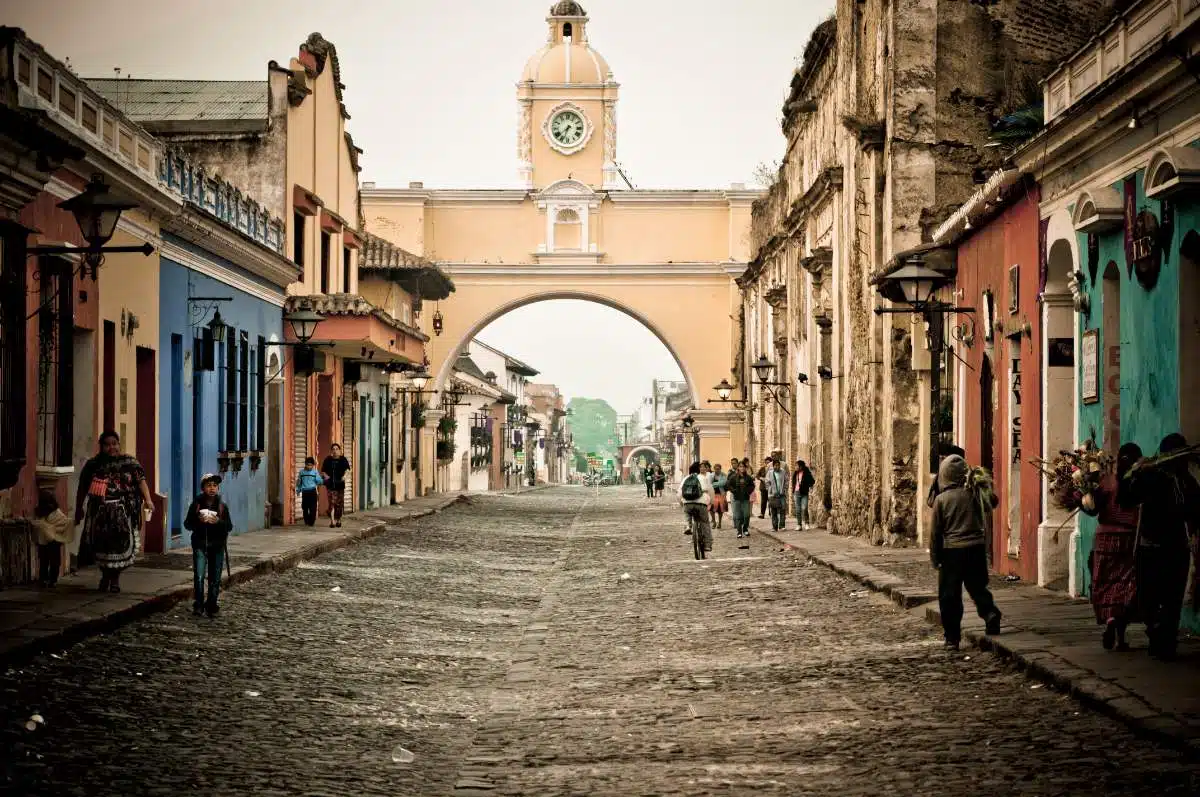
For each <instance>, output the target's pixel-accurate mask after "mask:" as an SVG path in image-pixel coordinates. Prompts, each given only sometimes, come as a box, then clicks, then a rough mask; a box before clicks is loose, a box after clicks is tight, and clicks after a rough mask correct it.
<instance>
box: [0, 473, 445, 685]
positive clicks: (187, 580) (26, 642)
mask: <svg viewBox="0 0 1200 797" xmlns="http://www.w3.org/2000/svg"><path fill="white" fill-rule="evenodd" d="M461 498H462V496H461V495H459V494H458V493H450V494H442V495H433V496H427V497H425V498H414V499H412V500H410V501H406V502H405V503H403V504H398V505H396V506H390V507H385V508H383V509H372V510H367V511H366V512H359V513H356V514H353V515H346V516H345V518H343V524H344V525H343V526H342V528H338V529H332V528H329V521H328V519H324V520H325V523H324V525H322V524H321V522H320V521H318V524H317V525H316V526H313V527H311V528H310V527H307V526H283V527H280V528H274V529H263V530H261V531H252V532H248V533H246V534H238V535H235V536H232V537H230V538H229V559H230V568H231V569H232V571H233V572H232V575H226V576H225V578H224V580H223V585H224V586H226V587H228V586H231V585H234V584H241V583H242V582H245V581H249V580H250V579H252V578H256V577H258V576H260V575H264V574H266V573H276V572H281V571H284V570H288V569H290V568H293V567H295V566H296V565H297V564H299V563H300V562H304V561H307V560H309V559H313V558H315V557H317V556H320V555H321V554H323V553H328V552H329V551H333V550H336V549H338V548H343V547H345V546H347V545H352V544H354V543H356V542H359V541H360V540H365V539H368V538H370V537H374V536H375V535H377V534H380V533H382V532H383V530H384V528H385V527H386V526H387V525H389V524H394V523H397V522H400V521H403V520H408V519H410V518H418V517H424V516H426V515H431V514H433V513H434V512H440V511H441V510H443V509H445V508H446V507H448V506H450V505H451V504H453V503H455V502H457V501H459V500H460V499H461ZM99 583H100V575H99V572H98V571H97V570H96V569H95V568H85V569H83V570H81V571H79V573H78V574H77V575H75V576H67V577H65V578H61V579H59V582H58V585H57V586H56V587H55V588H53V589H41V588H38V587H33V586H31V587H18V588H14V589H6V590H0V666H3V667H7V666H12V665H13V664H15V663H17V662H20V661H23V660H27V659H28V658H30V657H32V656H34V655H37V654H38V653H42V652H46V651H50V650H55V649H61V648H63V647H65V646H67V645H70V644H72V643H74V642H77V641H79V640H80V639H84V638H85V637H88V636H92V635H94V634H99V633H102V632H104V631H108V630H111V629H113V628H116V627H118V626H121V625H124V624H126V623H128V622H131V621H133V620H136V619H138V618H139V617H144V616H146V615H148V614H151V613H153V612H160V611H166V610H167V609H169V608H171V607H172V606H174V605H175V604H176V603H178V602H180V601H185V600H191V597H192V550H191V548H178V549H174V550H172V551H170V552H169V553H164V554H148V555H146V556H143V557H141V558H140V559H139V560H138V561H137V562H136V563H135V564H134V566H133V567H131V568H129V569H128V570H126V571H125V572H124V573H123V574H122V575H121V591H120V592H119V593H115V594H112V593H104V592H99V591H97V589H96V585H97V584H99Z"/></svg>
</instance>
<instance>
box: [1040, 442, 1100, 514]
mask: <svg viewBox="0 0 1200 797" xmlns="http://www.w3.org/2000/svg"><path fill="white" fill-rule="evenodd" d="M1033 464H1034V465H1036V466H1037V467H1038V468H1039V469H1040V470H1041V471H1042V473H1044V474H1045V475H1046V478H1047V479H1048V480H1049V482H1050V484H1049V493H1050V498H1051V500H1053V501H1054V503H1055V504H1057V505H1058V506H1060V507H1062V508H1063V509H1067V510H1072V511H1074V510H1080V511H1082V512H1085V513H1087V514H1089V515H1090V514H1094V513H1095V512H1096V499H1095V496H1094V495H1093V493H1095V491H1096V489H1097V488H1099V486H1100V480H1101V479H1103V478H1104V475H1105V474H1106V473H1108V472H1109V471H1111V470H1112V468H1113V464H1114V461H1113V457H1112V455H1111V454H1109V453H1108V452H1107V451H1103V450H1101V449H1099V448H1097V447H1096V444H1095V443H1093V442H1092V441H1090V440H1089V441H1088V442H1087V444H1086V445H1084V446H1083V447H1082V448H1077V449H1075V450H1074V451H1060V452H1058V456H1056V457H1054V458H1052V459H1051V460H1050V461H1049V462H1047V461H1046V460H1044V459H1035V460H1033Z"/></svg>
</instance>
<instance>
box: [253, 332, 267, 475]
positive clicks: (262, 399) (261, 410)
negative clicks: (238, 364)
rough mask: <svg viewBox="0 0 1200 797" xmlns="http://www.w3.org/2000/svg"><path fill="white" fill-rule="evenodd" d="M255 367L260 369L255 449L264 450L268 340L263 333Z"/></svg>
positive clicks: (255, 399) (255, 423) (255, 422)
mask: <svg viewBox="0 0 1200 797" xmlns="http://www.w3.org/2000/svg"><path fill="white" fill-rule="evenodd" d="M255 367H256V368H257V369H258V370H257V371H256V373H255V380H254V449H255V450H256V451H262V450H264V449H265V448H266V442H265V441H266V439H267V412H266V405H267V341H266V338H264V337H263V336H262V335H259V336H258V357H257V358H255Z"/></svg>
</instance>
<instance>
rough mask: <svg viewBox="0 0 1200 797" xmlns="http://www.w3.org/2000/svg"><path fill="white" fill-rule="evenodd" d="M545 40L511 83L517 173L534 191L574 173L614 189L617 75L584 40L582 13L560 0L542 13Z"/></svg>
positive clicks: (584, 16)
mask: <svg viewBox="0 0 1200 797" xmlns="http://www.w3.org/2000/svg"><path fill="white" fill-rule="evenodd" d="M546 23H547V24H548V25H549V28H550V30H549V34H548V36H547V38H546V44H545V46H543V47H542V49H540V50H539V51H538V52H537V53H535V54H534V55H533V57H532V58H530V59H529V62H528V63H526V64H525V71H524V73H523V74H522V75H521V82H520V83H518V84H517V103H518V106H519V109H520V114H519V117H518V118H519V123H518V132H517V160H518V167H517V168H518V176H519V178H520V180H521V183H522V184H523V185H524V186H525V187H526V188H529V189H535V190H541V189H543V188H545V187H546V186H548V185H551V184H553V183H555V182H558V181H559V180H565V179H568V178H570V179H573V180H577V181H579V182H581V183H583V184H584V185H587V186H589V187H590V188H592V189H594V190H600V189H607V188H617V187H618V184H617V181H618V179H619V178H618V175H617V166H616V158H617V90H618V88H619V87H618V85H617V82H616V81H615V80H614V79H613V74H612V71H611V70H610V69H609V68H608V62H607V61H605V60H604V58H603V56H601V55H600V53H598V52H596V51H595V50H594V49H592V46H591V44H590V43H589V42H588V36H587V24H588V16H587V12H586V11H584V10H583V6H581V5H580V4H579V3H577V2H575V0H559V2H556V3H555V4H554V5H553V6H551V7H550V15H549V16H547V17H546Z"/></svg>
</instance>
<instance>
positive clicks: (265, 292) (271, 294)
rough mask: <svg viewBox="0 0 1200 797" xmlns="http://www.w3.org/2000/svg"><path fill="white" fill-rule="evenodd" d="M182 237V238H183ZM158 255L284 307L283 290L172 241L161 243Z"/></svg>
mask: <svg viewBox="0 0 1200 797" xmlns="http://www.w3.org/2000/svg"><path fill="white" fill-rule="evenodd" d="M180 237H181V238H182V237H183V236H180ZM158 253H159V256H160V257H161V258H163V259H165V260H170V261H172V262H174V263H178V264H179V265H181V266H183V267H184V268H188V269H191V270H192V271H195V272H196V273H197V274H203V275H204V276H206V277H211V278H212V279H215V280H217V281H218V282H223V283H225V284H226V285H228V286H229V287H231V288H236V289H237V290H239V291H241V292H242V293H245V294H247V295H249V296H253V297H254V298H255V299H260V300H262V301H264V302H267V303H268V304H273V305H275V306H276V307H283V305H284V299H285V296H284V292H283V290H282V289H280V290H272V289H271V288H269V287H267V286H264V285H261V284H260V283H257V282H255V281H254V280H252V279H248V278H247V277H244V276H242V275H241V274H237V273H235V272H233V271H230V270H229V267H228V266H226V265H225V264H223V263H219V262H217V261H215V260H213V259H211V258H208V257H205V256H204V255H203V253H198V252H196V251H195V250H193V249H188V248H186V247H183V246H180V245H179V244H177V243H175V242H173V241H170V240H164V241H161V242H159V244H158Z"/></svg>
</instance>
